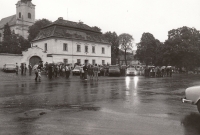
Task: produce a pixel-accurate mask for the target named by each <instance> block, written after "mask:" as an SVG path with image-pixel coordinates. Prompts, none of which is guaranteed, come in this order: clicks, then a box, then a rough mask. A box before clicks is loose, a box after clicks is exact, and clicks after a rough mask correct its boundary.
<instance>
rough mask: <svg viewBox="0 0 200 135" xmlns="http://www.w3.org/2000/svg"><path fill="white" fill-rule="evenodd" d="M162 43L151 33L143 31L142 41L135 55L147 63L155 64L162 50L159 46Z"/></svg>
mask: <svg viewBox="0 0 200 135" xmlns="http://www.w3.org/2000/svg"><path fill="white" fill-rule="evenodd" d="M160 44H161V43H160V41H159V40H156V39H155V38H154V36H153V35H152V34H151V33H143V34H142V38H141V40H140V43H138V44H137V51H136V55H135V57H136V58H137V59H138V60H140V61H141V62H144V63H145V64H146V65H149V64H153V65H155V64H156V59H158V58H159V57H158V52H159V51H160V50H161V48H159V47H158V46H159V45H160Z"/></svg>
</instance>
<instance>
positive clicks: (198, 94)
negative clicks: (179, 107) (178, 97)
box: [182, 86, 200, 113]
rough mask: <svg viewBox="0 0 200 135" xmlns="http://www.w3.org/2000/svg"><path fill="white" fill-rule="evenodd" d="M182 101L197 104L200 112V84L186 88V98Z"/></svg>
mask: <svg viewBox="0 0 200 135" xmlns="http://www.w3.org/2000/svg"><path fill="white" fill-rule="evenodd" d="M182 102H183V103H190V104H192V105H196V106H197V109H198V111H199V113H200V86H194V87H189V88H187V89H186V90H185V98H183V99H182Z"/></svg>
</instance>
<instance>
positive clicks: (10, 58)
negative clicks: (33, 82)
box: [0, 54, 22, 69]
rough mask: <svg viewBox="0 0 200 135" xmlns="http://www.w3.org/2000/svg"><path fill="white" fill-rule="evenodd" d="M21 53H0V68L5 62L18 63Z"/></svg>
mask: <svg viewBox="0 0 200 135" xmlns="http://www.w3.org/2000/svg"><path fill="white" fill-rule="evenodd" d="M21 59H22V55H15V54H0V69H2V68H3V65H4V64H6V63H14V64H15V63H20V62H21Z"/></svg>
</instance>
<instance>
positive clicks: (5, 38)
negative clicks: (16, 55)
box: [1, 23, 12, 53]
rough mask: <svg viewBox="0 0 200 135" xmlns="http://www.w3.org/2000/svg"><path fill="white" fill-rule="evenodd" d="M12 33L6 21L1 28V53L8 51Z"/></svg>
mask: <svg viewBox="0 0 200 135" xmlns="http://www.w3.org/2000/svg"><path fill="white" fill-rule="evenodd" d="M11 40H12V33H11V29H10V26H9V25H8V23H6V24H5V25H4V29H3V42H2V46H1V53H8V52H9V51H10V49H9V48H11Z"/></svg>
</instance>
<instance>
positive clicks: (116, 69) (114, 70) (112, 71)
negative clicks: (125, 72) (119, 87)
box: [108, 65, 120, 76]
mask: <svg viewBox="0 0 200 135" xmlns="http://www.w3.org/2000/svg"><path fill="white" fill-rule="evenodd" d="M108 75H109V76H111V75H117V76H120V69H119V66H117V65H110V66H109V69H108Z"/></svg>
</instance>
